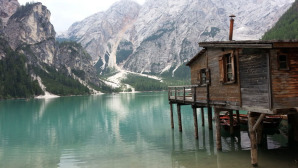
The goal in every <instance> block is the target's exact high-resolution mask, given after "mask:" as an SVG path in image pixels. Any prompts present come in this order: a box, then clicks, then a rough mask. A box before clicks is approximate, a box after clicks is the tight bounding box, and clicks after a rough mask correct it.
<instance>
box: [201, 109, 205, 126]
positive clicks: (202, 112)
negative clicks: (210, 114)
mask: <svg viewBox="0 0 298 168" xmlns="http://www.w3.org/2000/svg"><path fill="white" fill-rule="evenodd" d="M201 117H202V126H205V117H204V107H201Z"/></svg>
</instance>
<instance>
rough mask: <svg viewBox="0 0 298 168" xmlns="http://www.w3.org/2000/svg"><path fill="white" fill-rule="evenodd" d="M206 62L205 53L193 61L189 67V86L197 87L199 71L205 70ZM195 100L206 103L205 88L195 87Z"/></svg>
mask: <svg viewBox="0 0 298 168" xmlns="http://www.w3.org/2000/svg"><path fill="white" fill-rule="evenodd" d="M206 64H207V62H206V53H204V54H202V55H201V56H200V57H198V59H197V60H195V61H194V62H193V63H192V64H191V65H190V71H191V72H190V73H191V84H192V85H197V84H199V82H198V75H199V71H200V70H201V69H204V68H206V67H207V66H206ZM196 96H197V97H196V100H197V101H202V100H203V101H206V98H207V90H206V86H201V87H200V86H199V87H197V93H196Z"/></svg>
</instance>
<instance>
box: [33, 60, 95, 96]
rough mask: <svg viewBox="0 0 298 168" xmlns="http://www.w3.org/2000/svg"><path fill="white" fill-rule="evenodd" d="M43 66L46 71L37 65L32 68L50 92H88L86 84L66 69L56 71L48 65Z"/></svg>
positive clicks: (64, 93) (79, 93) (65, 93)
mask: <svg viewBox="0 0 298 168" xmlns="http://www.w3.org/2000/svg"><path fill="white" fill-rule="evenodd" d="M43 67H44V68H45V69H46V71H47V72H46V71H44V70H43V69H41V68H39V67H33V69H34V72H35V73H36V74H37V75H38V76H39V77H40V78H41V80H42V82H43V84H44V85H45V86H46V90H47V91H49V92H50V93H53V94H56V95H60V96H67V95H85V94H90V91H89V89H88V88H87V87H86V86H84V85H82V84H81V83H80V82H79V81H77V80H75V79H73V78H72V77H71V76H70V75H68V74H67V73H66V72H67V70H66V69H65V71H63V69H62V70H60V71H59V72H58V71H56V69H54V68H52V67H50V66H48V65H43Z"/></svg>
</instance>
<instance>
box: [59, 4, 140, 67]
mask: <svg viewBox="0 0 298 168" xmlns="http://www.w3.org/2000/svg"><path fill="white" fill-rule="evenodd" d="M139 10H140V5H138V4H137V3H136V2H134V1H131V0H122V1H120V2H119V3H116V4H114V5H113V6H112V7H111V8H110V9H109V10H108V11H106V12H99V13H97V14H94V15H92V16H90V17H88V18H87V19H85V20H83V21H81V22H77V23H74V24H73V25H72V26H71V27H70V28H69V31H68V33H67V34H66V36H63V38H69V39H72V40H75V41H77V42H80V43H81V44H82V45H83V47H84V48H85V49H86V50H87V51H88V53H89V54H90V55H91V56H92V58H93V61H97V60H98V59H100V60H101V61H102V65H101V68H102V69H104V68H106V67H110V68H117V64H116V53H117V48H118V45H119V43H120V41H121V40H122V39H123V38H124V39H126V38H129V37H130V36H128V35H126V34H125V32H126V31H127V30H129V29H130V28H131V26H132V25H133V23H134V22H135V20H136V18H137V17H138V14H139ZM92 25H93V26H92ZM129 41H130V40H129Z"/></svg>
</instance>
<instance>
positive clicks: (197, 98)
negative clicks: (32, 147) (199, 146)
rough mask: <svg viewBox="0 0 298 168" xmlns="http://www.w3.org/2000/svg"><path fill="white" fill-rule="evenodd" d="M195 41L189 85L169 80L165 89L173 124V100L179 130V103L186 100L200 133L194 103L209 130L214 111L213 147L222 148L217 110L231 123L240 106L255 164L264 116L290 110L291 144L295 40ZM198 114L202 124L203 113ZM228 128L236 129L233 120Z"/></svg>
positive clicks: (297, 70)
mask: <svg viewBox="0 0 298 168" xmlns="http://www.w3.org/2000/svg"><path fill="white" fill-rule="evenodd" d="M199 45H200V47H203V48H204V49H203V50H201V51H200V52H199V53H198V54H197V55H196V56H194V58H192V59H191V60H190V61H189V62H188V63H187V66H189V67H190V69H191V85H189V86H172V87H169V90H168V99H169V103H170V111H171V126H172V128H174V119H173V105H174V104H175V105H177V114H178V126H179V131H182V122H181V106H182V105H190V106H191V107H192V109H193V119H194V128H195V129H194V130H195V133H194V134H195V138H196V139H198V137H199V135H198V116H197V108H201V109H203V108H205V109H207V112H206V113H207V114H208V127H209V129H210V130H212V114H213V115H214V118H215V122H216V124H215V126H216V145H217V146H216V147H217V149H218V150H221V149H222V146H221V131H220V129H221V126H220V112H223V111H224V112H226V113H227V114H229V124H230V125H233V122H238V123H239V110H243V111H247V112H248V115H247V118H248V121H247V122H248V128H249V137H250V142H251V164H252V165H253V166H257V165H258V160H257V150H258V148H257V146H258V143H260V142H261V138H262V130H263V128H262V125H263V124H262V121H263V119H264V117H266V116H268V115H276V114H284V115H288V118H289V120H288V121H289V125H290V128H291V130H289V144H291V143H290V142H297V141H298V41H226V42H203V43H199ZM234 112H235V115H236V120H235V121H234V119H233V117H234ZM203 114H204V111H203V110H202V115H203ZM201 119H202V125H203V126H205V121H204V117H203V116H201ZM229 131H230V133H231V134H234V133H235V130H234V128H233V127H232V126H231V127H230V130H229Z"/></svg>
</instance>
